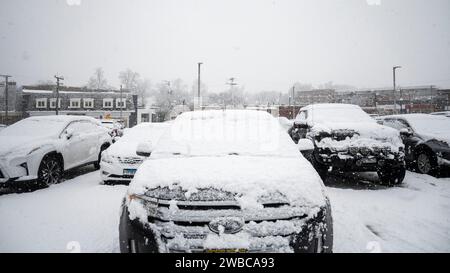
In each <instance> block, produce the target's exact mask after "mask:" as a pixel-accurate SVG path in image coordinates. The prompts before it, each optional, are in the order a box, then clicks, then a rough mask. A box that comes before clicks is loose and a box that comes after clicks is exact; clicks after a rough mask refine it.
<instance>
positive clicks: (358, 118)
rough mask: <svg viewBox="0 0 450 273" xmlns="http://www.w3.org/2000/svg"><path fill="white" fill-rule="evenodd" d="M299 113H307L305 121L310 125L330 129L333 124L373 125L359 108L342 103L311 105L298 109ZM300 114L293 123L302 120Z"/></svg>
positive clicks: (373, 121)
mask: <svg viewBox="0 0 450 273" xmlns="http://www.w3.org/2000/svg"><path fill="white" fill-rule="evenodd" d="M300 111H308V116H307V117H306V121H307V122H308V124H310V125H315V124H327V125H330V126H331V127H332V125H333V124H334V123H349V122H350V123H356V122H358V123H359V122H364V123H375V120H374V119H373V118H371V117H370V116H369V115H368V114H367V113H366V112H364V110H362V108H361V107H359V106H358V105H354V104H343V103H323V104H311V105H308V106H305V107H303V108H301V109H300ZM304 118H305V117H302V116H301V112H300V113H299V114H298V115H297V117H296V119H295V121H296V122H297V121H299V120H301V119H304Z"/></svg>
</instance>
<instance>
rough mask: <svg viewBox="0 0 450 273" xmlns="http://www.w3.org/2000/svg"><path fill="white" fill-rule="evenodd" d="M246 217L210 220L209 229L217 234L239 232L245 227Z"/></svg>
mask: <svg viewBox="0 0 450 273" xmlns="http://www.w3.org/2000/svg"><path fill="white" fill-rule="evenodd" d="M244 224H245V222H244V219H242V218H239V217H220V218H216V219H214V220H212V221H211V222H209V225H208V226H209V229H210V230H211V231H212V232H214V233H217V234H234V233H238V232H239V231H241V230H242V228H243V227H244Z"/></svg>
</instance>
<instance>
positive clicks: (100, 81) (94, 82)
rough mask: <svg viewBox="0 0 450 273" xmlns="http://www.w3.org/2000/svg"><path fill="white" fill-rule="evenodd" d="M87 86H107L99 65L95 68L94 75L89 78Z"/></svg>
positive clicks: (101, 87) (99, 87)
mask: <svg viewBox="0 0 450 273" xmlns="http://www.w3.org/2000/svg"><path fill="white" fill-rule="evenodd" d="M88 88H90V89H95V90H100V89H106V88H108V82H107V80H106V78H105V73H104V72H103V69H102V68H101V67H98V68H96V69H95V72H94V75H92V77H91V78H90V79H89V82H88Z"/></svg>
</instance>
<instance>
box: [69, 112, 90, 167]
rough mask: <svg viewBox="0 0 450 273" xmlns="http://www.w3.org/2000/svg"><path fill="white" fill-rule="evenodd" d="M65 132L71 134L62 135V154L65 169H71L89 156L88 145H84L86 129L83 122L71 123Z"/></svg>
mask: <svg viewBox="0 0 450 273" xmlns="http://www.w3.org/2000/svg"><path fill="white" fill-rule="evenodd" d="M66 131H69V132H71V135H69V136H66V135H65V134H63V135H62V137H63V138H64V144H63V149H62V154H63V156H64V165H65V169H71V168H74V167H77V166H80V165H82V164H83V163H85V162H86V155H88V154H89V145H86V134H87V128H86V126H85V122H84V121H73V122H71V123H70V124H69V125H68V126H67V127H66Z"/></svg>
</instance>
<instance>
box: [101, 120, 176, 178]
mask: <svg viewBox="0 0 450 273" xmlns="http://www.w3.org/2000/svg"><path fill="white" fill-rule="evenodd" d="M169 126H170V125H169V124H166V123H141V124H138V125H136V126H135V127H133V128H127V129H125V132H124V135H123V136H122V137H121V138H120V139H119V140H118V141H117V142H115V143H114V144H113V145H111V146H110V147H109V148H108V149H107V150H106V151H104V152H103V153H102V159H101V162H100V173H101V176H102V181H103V183H104V184H107V185H111V184H129V183H130V181H131V179H133V177H134V174H135V173H136V170H137V168H138V167H139V166H140V165H141V164H142V162H143V161H144V159H145V157H143V156H139V155H137V154H136V148H137V146H138V145H139V144H141V143H143V142H147V141H148V142H150V143H153V144H155V143H157V142H158V140H159V138H160V137H161V134H162V133H163V132H164V131H165V130H167V128H169Z"/></svg>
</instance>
